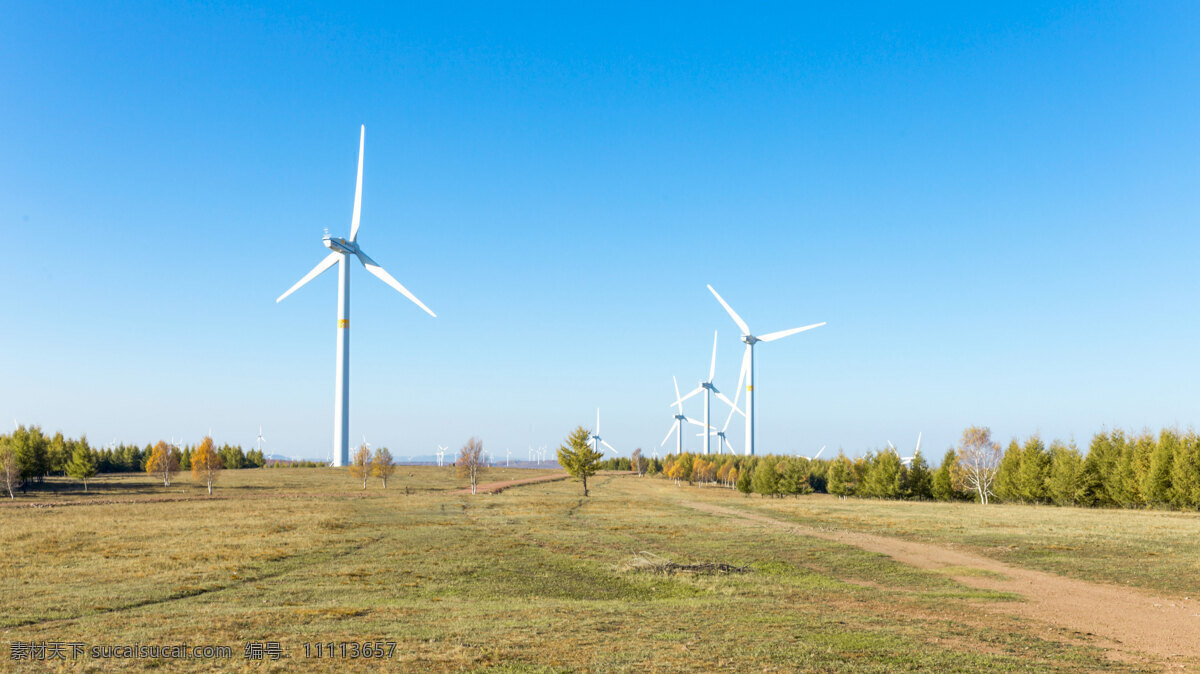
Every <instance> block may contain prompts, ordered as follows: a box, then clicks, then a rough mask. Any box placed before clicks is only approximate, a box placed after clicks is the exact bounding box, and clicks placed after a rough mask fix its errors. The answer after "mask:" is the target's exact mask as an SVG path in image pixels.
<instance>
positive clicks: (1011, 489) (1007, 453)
mask: <svg viewBox="0 0 1200 674" xmlns="http://www.w3.org/2000/svg"><path fill="white" fill-rule="evenodd" d="M1021 455H1022V452H1021V445H1019V444H1017V440H1016V438H1013V440H1012V442H1010V443H1008V448H1007V449H1005V450H1004V457H1003V458H1002V459H1000V468H999V469H997V470H996V496H998V497H1000V498H1001V499H1002V500H1004V501H1018V500H1020V499H1021V487H1020V484H1019V482H1020V473H1021Z"/></svg>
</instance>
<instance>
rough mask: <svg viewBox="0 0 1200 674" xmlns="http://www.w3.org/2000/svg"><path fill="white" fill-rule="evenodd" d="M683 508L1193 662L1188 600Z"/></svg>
mask: <svg viewBox="0 0 1200 674" xmlns="http://www.w3.org/2000/svg"><path fill="white" fill-rule="evenodd" d="M684 505H686V506H688V507H691V508H695V509H696V510H701V511H704V512H708V513H713V514H717V515H725V516H728V517H735V518H738V519H741V520H743V521H746V522H752V523H755V524H758V525H761V526H769V527H775V528H779V529H784V530H787V531H789V532H792V533H795V534H798V535H802V536H812V537H814V538H821V539H824V540H830V541H835V542H838V543H844V544H846V545H853V546H855V547H857V548H861V549H863V550H868V551H870V552H877V553H880V554H884V555H887V556H889V557H891V558H893V559H895V560H897V561H899V562H903V563H905V564H910V565H912V566H915V567H917V568H921V569H928V570H932V571H938V572H941V573H945V574H946V575H948V576H950V577H951V578H954V579H955V580H956V581H958V582H960V583H962V584H964V585H968V586H970V587H974V588H980V589H987V590H995V591H999V592H1010V593H1013V594H1017V595H1020V596H1021V597H1023V598H1024V599H1025V601H1024V602H994V603H990V604H987V605H986V608H987V609H988V610H992V611H997V612H1002V613H1009V614H1012V615H1017V616H1020V617H1024V618H1032V619H1035V620H1039V621H1042V622H1045V623H1049V624H1051V625H1055V626H1058V627H1061V628H1064V629H1067V630H1069V631H1073V632H1076V633H1078V634H1080V635H1087V636H1095V637H1099V641H1101V642H1102V643H1101V644H1100V645H1101V646H1103V647H1105V648H1107V649H1109V650H1113V651H1117V652H1120V653H1128V654H1130V655H1134V654H1138V653H1140V654H1145V655H1150V656H1152V657H1154V659H1156V660H1158V661H1176V662H1178V661H1180V660H1189V661H1191V662H1192V664H1194V663H1195V661H1194V660H1192V659H1194V658H1200V601H1197V600H1196V599H1195V598H1187V599H1179V598H1171V597H1163V596H1157V595H1152V594H1148V593H1145V592H1142V591H1139V590H1133V589H1130V588H1126V587H1118V586H1115V585H1105V584H1100V583H1091V582H1087V581H1083V580H1076V579H1073V578H1065V577H1062V576H1058V575H1055V574H1052V573H1046V572H1043V571H1033V570H1030V569H1023V568H1020V567H1015V566H1011V565H1008V564H1004V563H1003V562H998V561H996V560H994V559H989V558H987V557H983V556H981V555H976V554H972V553H969V552H963V551H960V550H954V549H950V548H946V547H942V546H938V545H933V544H930V543H919V542H914V541H905V540H900V539H896V538H889V537H887V536H877V535H874V534H864V533H857V532H850V531H837V530H821V529H815V528H813V527H807V526H802V525H798V524H793V523H791V522H784V521H781V520H777V519H774V518H772V517H768V516H766V515H760V514H757V513H749V512H744V511H741V510H735V509H733V508H725V507H722V506H718V505H713V504H708V503H696V502H685V503H684ZM1198 591H1200V588H1198Z"/></svg>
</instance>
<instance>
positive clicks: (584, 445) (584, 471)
mask: <svg viewBox="0 0 1200 674" xmlns="http://www.w3.org/2000/svg"><path fill="white" fill-rule="evenodd" d="M589 437H591V433H589V432H588V430H587V429H586V428H584V427H583V426H579V427H576V429H575V430H573V431H571V434H570V435H568V436H567V441H566V442H564V443H563V444H562V446H561V447H559V448H558V465H560V466H562V467H563V469H564V470H566V471H567V473H568V474H569V475H570V476H571V477H573V478H575V479H576V480H579V481H581V482H583V495H584V496H587V495H588V487H587V479H588V478H589V477H591V476H593V475H595V474H596V472H597V471H599V470H600V460H601V459H603V458H604V454H602V453H600V452H597V451H593V450H592V448H591V446H590V445H589V444H588V438H589Z"/></svg>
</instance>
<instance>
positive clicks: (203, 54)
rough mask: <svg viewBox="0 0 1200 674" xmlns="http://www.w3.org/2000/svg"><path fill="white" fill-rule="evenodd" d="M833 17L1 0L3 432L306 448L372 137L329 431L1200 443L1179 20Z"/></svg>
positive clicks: (1197, 231)
mask: <svg viewBox="0 0 1200 674" xmlns="http://www.w3.org/2000/svg"><path fill="white" fill-rule="evenodd" d="M836 4H837V3H813V7H810V8H807V9H805V8H797V7H796V3H784V4H780V5H773V6H771V5H759V6H756V8H754V9H753V10H742V9H736V10H735V9H731V6H729V5H701V4H699V3H686V4H681V5H679V6H677V7H660V8H653V7H648V6H647V5H646V4H645V3H632V4H629V5H617V4H614V3H597V4H595V5H591V6H587V7H583V6H581V5H580V4H579V3H545V4H536V5H522V6H518V5H515V4H512V3H481V4H479V5H459V6H457V7H448V6H443V3H432V4H429V5H422V6H411V7H402V6H400V5H399V4H398V3H381V4H380V5H378V6H376V7H368V8H346V7H341V6H329V5H320V4H313V5H306V6H302V7H301V5H300V4H299V3H286V4H281V5H279V6H262V7H258V8H248V7H246V6H244V5H243V3H237V4H224V3H212V2H204V3H150V2H146V3H132V2H131V3H71V4H65V3H41V2H11V1H0V15H2V16H4V19H3V20H2V21H0V227H2V228H3V229H2V231H3V234H4V240H5V243H6V246H7V250H8V252H7V254H6V256H5V262H4V263H3V264H2V265H0V290H2V292H3V300H4V302H3V306H4V309H5V311H4V314H5V315H4V318H3V320H2V325H3V330H0V414H5V415H7V416H10V417H14V418H15V419H16V420H19V421H20V422H22V423H38V424H41V425H42V426H43V427H44V428H45V429H46V430H48V431H53V430H56V429H57V430H62V431H63V432H65V433H68V434H70V435H77V434H79V433H85V432H86V433H87V434H88V435H89V437H90V438H91V439H92V440H93V442H97V443H100V444H105V443H107V442H108V441H109V440H110V439H112V438H114V437H115V438H117V439H119V440H123V441H131V442H137V443H146V442H150V441H153V440H157V439H159V438H170V437H171V436H175V437H176V438H178V437H180V436H183V437H184V438H185V439H187V440H188V441H189V442H195V441H197V440H198V439H199V438H200V436H201V435H203V434H204V433H206V432H207V431H208V430H209V429H210V428H211V429H212V431H213V434H214V436H215V437H216V439H217V441H218V442H231V443H241V444H243V445H253V443H254V438H255V436H256V435H257V432H258V427H259V425H260V424H261V425H262V427H263V431H264V434H265V435H266V437H267V439H268V441H269V444H268V447H267V449H268V451H273V452H279V453H283V454H288V455H293V456H305V457H313V458H322V459H323V458H327V457H328V455H329V451H330V445H331V435H332V411H333V369H334V336H335V318H336V287H337V279H336V277H335V275H334V273H333V272H330V273H327V274H326V275H324V276H322V277H320V278H319V279H317V280H315V281H313V282H312V283H310V284H309V285H308V286H306V287H304V288H303V289H301V290H300V291H298V292H297V293H296V294H295V295H293V296H291V297H289V298H288V299H287V300H285V301H284V302H283V303H281V304H278V305H277V304H275V302H274V300H275V298H276V297H277V296H278V295H279V294H280V293H282V292H283V291H284V290H286V289H287V288H288V287H289V286H291V285H292V283H294V282H295V281H296V280H297V279H299V278H300V277H301V276H302V275H303V274H304V273H305V272H306V271H308V270H309V269H310V268H311V267H312V266H313V265H315V264H316V263H317V262H318V261H319V260H320V259H321V257H322V256H323V255H324V254H325V253H326V252H327V251H326V250H325V249H324V248H323V247H322V245H321V241H320V239H321V235H322V233H323V231H324V229H325V228H328V229H329V231H330V232H331V233H332V234H334V235H341V236H346V235H348V234H349V222H350V213H351V206H352V202H353V195H354V171H355V162H356V154H357V150H358V147H357V143H358V130H359V125H360V124H365V125H366V128H367V135H366V159H365V176H364V196H363V216H362V223H363V224H362V230H361V233H360V237H359V242H360V243H361V244H362V245H363V247H364V249H365V250H366V251H367V252H368V253H369V254H370V255H371V256H372V257H373V258H375V259H376V260H377V261H378V262H380V263H381V264H382V265H383V266H384V267H385V268H386V269H388V270H389V271H390V272H391V273H392V274H393V275H394V276H396V277H397V278H398V279H399V280H400V281H401V282H402V283H404V284H405V285H407V286H408V288H409V289H411V290H412V291H413V292H414V293H416V295H417V296H418V297H420V298H421V299H422V300H423V301H424V302H425V303H426V304H428V305H429V306H430V307H431V308H432V309H433V310H434V311H436V312H437V313H438V318H436V319H433V318H430V317H429V316H427V315H425V314H424V313H423V312H421V311H420V310H419V309H417V308H416V307H415V306H414V305H412V304H411V303H409V302H408V301H407V300H405V299H404V298H403V297H402V296H400V295H399V294H397V293H396V292H394V291H393V290H391V289H390V288H388V287H386V286H384V285H383V284H382V283H380V282H378V281H377V280H376V279H374V278H373V277H371V276H369V275H368V274H367V273H365V271H364V270H363V269H362V268H361V267H360V266H358V265H357V264H356V265H355V269H354V270H353V272H352V284H351V286H352V298H353V299H352V313H351V318H352V322H351V324H352V326H353V329H352V335H351V344H352V349H351V354H352V355H351V372H352V376H351V383H352V389H351V437H352V439H354V440H355V441H357V440H358V439H359V438H360V437H361V436H363V435H366V437H367V439H368V440H370V441H371V443H372V444H375V445H387V446H389V447H390V448H391V449H392V451H393V454H396V455H400V456H408V455H415V454H428V453H430V452H432V451H433V448H434V445H435V444H437V443H441V444H445V445H450V446H451V447H452V448H457V447H458V446H460V445H461V444H462V443H463V442H464V441H465V440H466V439H467V438H468V437H469V436H471V435H478V436H480V437H482V438H483V440H484V443H485V447H486V448H487V449H489V450H490V451H492V452H493V453H494V454H500V455H503V453H504V450H505V448H512V450H513V452H514V455H518V456H522V457H523V456H524V455H525V448H526V447H527V446H528V445H530V444H534V445H538V444H546V445H551V446H553V445H556V444H557V443H559V442H560V441H561V440H562V438H563V437H564V436H565V435H566V434H567V432H568V431H569V430H570V428H571V427H572V426H574V425H577V424H584V425H588V426H590V425H591V424H592V423H593V420H594V417H595V413H596V408H597V407H600V408H601V409H602V415H603V419H602V430H603V435H604V437H605V438H606V439H607V440H608V441H609V442H610V443H612V444H613V445H615V446H616V447H617V448H618V449H620V450H621V451H622V453H624V454H628V453H629V452H630V451H631V450H632V449H633V448H634V447H638V446H640V447H643V448H644V449H646V450H647V452H649V450H650V449H651V448H652V447H657V445H658V443H659V441H660V440H661V439H662V437H663V434H664V433H665V432H666V431H667V428H668V426H669V425H670V423H671V410H670V409H669V407H668V406H669V404H670V403H671V401H672V400H673V391H672V388H671V376H672V375H677V376H678V377H679V379H680V382H681V386H685V387H686V388H691V387H694V386H695V384H696V382H697V381H698V380H699V379H700V378H702V377H703V376H704V375H705V374H706V371H707V367H708V358H709V351H710V348H711V343H712V334H713V330H714V329H716V330H719V331H720V355H719V361H718V367H717V381H716V383H717V386H718V387H720V388H722V389H724V390H726V391H728V392H730V393H732V392H733V389H734V382H735V379H736V377H737V372H738V365H739V358H740V353H741V348H742V345H741V344H740V343H739V342H738V341H737V330H736V328H735V326H734V324H733V322H732V321H731V320H730V319H729V318H728V317H727V316H726V314H725V313H724V311H722V309H721V308H720V306H719V305H718V304H717V303H716V301H715V300H714V299H713V298H712V296H711V295H710V294H709V293H708V291H707V290H706V289H705V284H706V283H712V284H713V285H714V286H715V287H716V288H717V289H718V290H719V291H720V292H721V293H722V294H723V295H724V297H725V299H726V300H728V301H729V302H730V303H731V304H732V305H733V306H734V308H735V309H737V310H738V311H739V312H740V313H741V315H742V316H743V317H744V318H745V319H746V320H747V321H748V322H749V323H750V326H751V328H753V329H754V330H755V331H759V332H770V331H774V330H780V329H784V328H790V327H795V326H799V325H804V324H808V323H814V322H818V321H828V325H827V326H826V327H823V328H819V329H817V330H814V331H811V332H808V333H804V334H801V335H797V336H794V337H789V338H787V339H784V340H782V341H779V342H773V343H769V344H762V345H760V346H759V347H758V348H757V350H756V359H757V365H758V368H757V370H758V371H757V385H756V388H755V391H756V394H757V397H756V406H757V408H758V409H757V412H758V443H759V450H760V451H776V452H780V451H786V452H794V451H804V452H812V451H815V450H816V449H817V448H818V447H820V446H821V445H829V446H830V447H831V448H833V449H836V448H838V447H842V448H844V449H845V450H846V451H847V453H848V454H852V455H853V454H858V453H861V452H863V451H865V450H867V449H871V448H878V447H882V446H885V444H886V442H887V441H888V440H891V441H893V442H895V443H897V444H898V445H899V446H900V447H901V448H902V449H903V448H906V447H911V445H912V444H913V442H914V441H915V439H916V435H917V433H918V432H919V431H923V432H924V437H925V443H924V446H925V448H926V449H927V450H928V453H931V454H934V455H935V460H936V457H938V456H940V454H941V452H942V451H944V450H945V449H946V448H947V447H948V446H950V445H951V444H952V443H954V442H955V441H956V440H957V438H958V436H959V435H960V434H961V432H962V429H963V428H964V427H965V426H967V425H970V424H984V425H989V426H991V427H992V429H993V431H994V433H995V434H996V435H997V436H998V437H999V439H1001V440H1005V441H1006V440H1007V439H1008V438H1009V437H1012V436H1014V435H1019V436H1026V435H1028V434H1031V433H1034V432H1041V433H1042V435H1043V436H1044V437H1047V438H1053V437H1061V438H1064V439H1065V438H1068V437H1070V436H1072V435H1073V436H1074V437H1075V438H1076V439H1077V440H1079V441H1080V442H1081V444H1086V441H1087V439H1088V438H1090V436H1091V434H1092V433H1093V432H1095V431H1097V430H1100V429H1101V428H1103V427H1108V428H1111V427H1114V426H1120V427H1124V428H1128V429H1140V428H1142V427H1146V426H1148V427H1151V428H1159V427H1161V426H1164V425H1176V424H1177V425H1179V426H1181V427H1185V428H1186V427H1188V426H1191V425H1193V424H1196V423H1197V421H1200V355H1198V354H1200V349H1198V347H1197V344H1198V342H1197V335H1198V334H1200V312H1197V303H1198V300H1200V274H1198V273H1197V266H1196V258H1197V252H1198V251H1200V217H1198V216H1200V171H1198V169H1200V77H1198V73H1200V40H1197V35H1200V4H1197V3H1195V2H1188V1H1185V2H1154V3H1091V2H1089V3H1070V4H1057V5H1042V4H1038V5H1030V4H1024V3H991V4H992V5H995V6H988V7H981V6H980V3H962V2H953V3H945V4H941V5H934V4H927V5H925V6H924V7H923V8H921V9H911V8H902V7H897V6H896V4H897V3H886V4H882V5H879V6H864V7H859V8H856V9H853V10H851V9H841V8H836V7H834V5H836ZM297 7H299V9H298V8H297ZM694 402H697V400H696V399H693V400H692V401H689V403H694ZM717 409H718V410H721V411H720V412H718V415H717V416H718V420H719V421H723V419H724V408H723V407H722V406H721V405H720V404H719V403H718V404H717ZM688 413H689V414H692V415H699V413H700V405H699V404H696V405H695V406H692V407H689V408H688ZM5 423H8V422H5ZM741 428H742V427H741V423H740V421H734V423H733V425H732V427H731V431H730V437H731V439H732V441H733V442H734V445H735V447H736V449H738V450H739V451H740V450H741V448H742V446H743V441H742V438H741V434H742V431H741ZM689 447H690V448H692V449H696V448H698V447H699V440H698V438H695V437H692V438H689Z"/></svg>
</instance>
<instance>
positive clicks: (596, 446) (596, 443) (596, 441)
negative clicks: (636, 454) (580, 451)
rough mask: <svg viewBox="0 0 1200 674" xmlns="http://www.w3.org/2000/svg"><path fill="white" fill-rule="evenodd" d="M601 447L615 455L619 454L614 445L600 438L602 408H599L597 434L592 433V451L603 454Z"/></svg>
mask: <svg viewBox="0 0 1200 674" xmlns="http://www.w3.org/2000/svg"><path fill="white" fill-rule="evenodd" d="M600 445H604V446H605V447H607V448H608V450H609V451H610V452H612V453H613V454H616V453H617V450H615V449H613V446H612V445H610V444H608V443H607V442H605V441H604V438H602V437H600V408H599V407H597V408H596V430H595V432H593V433H592V451H593V452H598V453H600V454H603V453H604V452H602V451H600ZM618 456H619V455H618Z"/></svg>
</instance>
